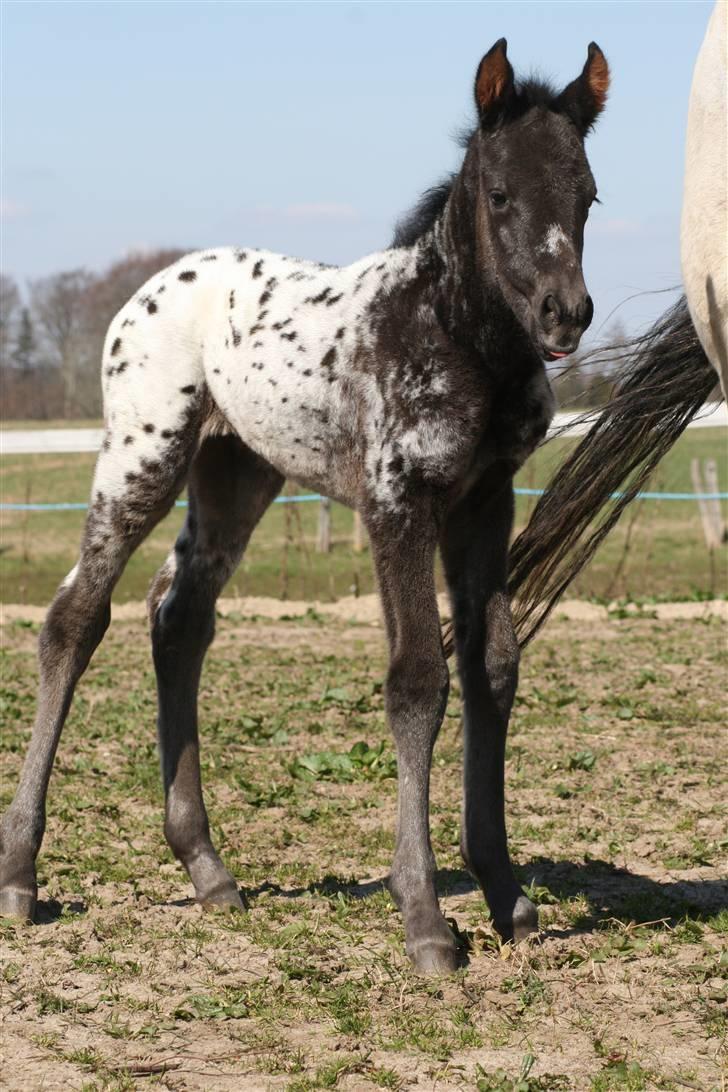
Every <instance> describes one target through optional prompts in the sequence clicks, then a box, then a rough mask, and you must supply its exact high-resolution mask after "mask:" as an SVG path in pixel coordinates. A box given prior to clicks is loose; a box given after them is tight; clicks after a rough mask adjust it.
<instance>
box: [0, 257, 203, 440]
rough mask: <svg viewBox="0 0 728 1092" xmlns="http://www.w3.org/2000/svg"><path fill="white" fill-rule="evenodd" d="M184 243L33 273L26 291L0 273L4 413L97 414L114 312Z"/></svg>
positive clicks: (0, 384)
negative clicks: (109, 261)
mask: <svg viewBox="0 0 728 1092" xmlns="http://www.w3.org/2000/svg"><path fill="white" fill-rule="evenodd" d="M185 253H186V251H184V250H156V251H153V252H151V253H143V254H130V255H129V256H128V257H126V258H123V259H122V260H121V261H118V262H115V263H114V265H112V266H111V267H110V268H109V269H108V270H107V271H106V272H104V273H100V274H95V273H89V272H87V271H86V270H85V269H73V270H69V271H68V272H64V273H55V274H53V276H50V277H43V278H41V279H39V280H35V281H31V282H30V284H29V286H28V292H27V297H26V298H23V296H21V293H20V291H19V289H18V286H17V284H16V283H15V281H14V280H13V278H12V277H9V276H6V275H5V274H0V401H1V404H2V416H3V417H4V418H5V419H13V418H15V419H17V418H28V419H36V420H48V419H50V418H57V417H60V418H78V417H100V416H101V412H102V407H101V383H100V380H99V369H100V364H101V351H102V348H103V343H104V337H105V335H106V330H107V327H108V325H109V323H110V322H111V319H112V318H113V317H114V315H115V314H116V312H117V311H118V310H119V309H120V308H121V307H122V306H123V305H124V304H125V303H126V301H127V300H128V299H129V298H130V297H131V296H133V295H134V293H135V292H136V291H137V290H138V289H139V288H141V286H142V285H143V284H144V282H145V281H146V280H148V278H149V277H151V276H152V275H153V274H154V273H157V272H158V271H159V270H160V269H164V267H165V266H167V265H169V264H170V263H171V262H174V261H176V260H177V258H180V257H181V256H182V255H183V254H185Z"/></svg>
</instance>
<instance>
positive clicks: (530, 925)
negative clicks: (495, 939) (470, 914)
mask: <svg viewBox="0 0 728 1092" xmlns="http://www.w3.org/2000/svg"><path fill="white" fill-rule="evenodd" d="M493 925H494V926H495V928H496V930H497V932H498V933H500V935H501V937H502V938H503V940H512V941H514V942H515V943H516V944H518V942H519V941H520V940H525V939H526V937H527V936H530V934H531V933H537V932H538V910H537V909H536V907H535V906H534V905H533V903H532V902H531V900H530V899H527V898H526V896H525V895H519V897H518V898H517V899H516V904H515V906H514V907H513V912H512V914H511V916H510V918H505V919H498V918H495V919H494V921H493Z"/></svg>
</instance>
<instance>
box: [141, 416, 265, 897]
mask: <svg viewBox="0 0 728 1092" xmlns="http://www.w3.org/2000/svg"><path fill="white" fill-rule="evenodd" d="M282 483H283V479H282V477H281V475H280V474H278V472H277V471H275V470H273V468H272V467H271V466H269V464H268V463H266V462H264V461H263V460H262V459H260V458H259V457H258V456H257V455H255V454H253V452H252V451H250V450H249V449H248V448H246V447H245V445H244V444H243V443H241V441H240V440H239V439H237V437H233V436H225V437H221V438H216V439H209V440H207V441H206V442H205V443H204V445H203V446H202V448H201V449H200V451H199V453H198V454H197V456H196V457H195V460H194V462H193V464H192V467H191V470H190V479H189V497H190V510H189V515H188V517H187V522H186V523H185V526H184V528H183V530H182V533H181V534H180V536H179V538H178V540H177V544H176V547H175V552H174V555H173V557H172V558H170V561H169V562H168V563H166V564H165V565H164V566H163V567H162V568H161V569H160V571H159V573H158V574H157V576H156V577H155V580H154V582H153V584H152V588H151V590H150V593H149V610H150V620H151V623H152V643H153V648H154V666H155V668H156V672H157V691H158V698H159V719H158V729H159V745H160V751H161V762H162V775H163V779H164V789H165V798H166V809H165V827H164V829H165V834H166V837H167V841H168V842H169V844H170V847H171V848H172V851H173V853H174V854H175V856H176V857H177V858H178V859H179V860H180V861H181V862H182V864H183V865H184V867H185V868H186V870H187V872H188V874H189V877H190V879H191V880H192V883H193V885H194V888H195V895H196V897H197V899H198V901H199V902H201V903H203V905H207V906H210V905H218V906H232V907H237V908H241V907H242V903H241V900H240V895H239V894H238V889H237V885H236V883H235V881H234V879H233V878H232V876H231V875H230V873H229V872H228V871H227V869H226V868H225V867H224V865H223V863H222V861H221V860H220V858H219V856H218V854H217V852H216V851H215V849H214V847H213V845H212V842H211V841H210V828H209V824H208V821H207V813H206V811H205V805H204V802H203V799H202V786H201V781H200V758H199V744H198V734H197V691H198V686H199V681H200V672H201V670H202V662H203V660H204V657H205V652H206V650H207V648H208V646H209V644H210V642H211V641H212V638H213V635H214V631H215V600H216V599H217V597H218V595H219V593H220V591H221V589H222V587H223V585H224V584H225V582H226V580H227V579H228V577H229V576H230V575H231V573H232V572H233V570H234V569H235V566H236V565H237V563H238V561H239V560H240V557H241V555H242V553H243V550H244V549H245V547H246V545H247V542H248V539H249V538H250V535H251V533H252V531H253V528H254V527H255V525H256V523H257V522H258V520H259V519H260V517H261V516H262V515H263V513H264V512H265V510H266V508H267V507H268V505H269V504H270V503H271V501H272V500H273V498H274V497H275V495H276V493H277V492H278V491H279V489H280V487H281V485H282Z"/></svg>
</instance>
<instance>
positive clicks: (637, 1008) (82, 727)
mask: <svg viewBox="0 0 728 1092" xmlns="http://www.w3.org/2000/svg"><path fill="white" fill-rule="evenodd" d="M42 613H43V612H42V610H41V609H40V608H33V607H22V608H13V607H6V608H5V609H4V611H3V622H4V625H3V628H2V631H1V635H2V663H3V673H2V681H1V686H0V707H1V708H2V719H3V739H2V742H3V752H2V756H1V761H2V765H1V766H0V771H1V779H0V786H1V791H2V796H1V798H0V801H1V803H2V806H4V805H5V804H6V803H7V802H8V801H9V799H10V797H11V795H12V790H13V787H14V784H15V780H16V776H17V772H18V770H19V766H20V761H21V758H22V752H23V749H24V746H25V740H26V739H27V733H28V727H29V724H30V723H31V720H32V712H33V702H34V688H35V683H36V676H37V671H36V664H35V643H36V638H37V631H38V628H39V623H40V621H41V619H42ZM143 615H144V611H143V606H142V605H141V604H128V605H126V606H123V607H120V608H119V609H117V610H116V611H115V613H114V618H115V623H116V624H115V625H113V626H112V628H111V631H110V633H109V636H108V637H107V640H106V641H105V643H104V645H103V646H102V648H101V650H100V651H99V653H98V655H97V657H96V658H95V660H94V662H93V664H92V666H91V668H90V670H89V672H88V674H87V676H86V678H85V679H84V681H83V683H82V684H81V686H80V688H79V694H78V698H77V701H76V703H75V705H74V709H73V712H72V715H71V718H70V720H69V723H68V726H67V729H66V733H65V735H64V739H63V741H62V744H61V748H60V751H59V756H58V759H57V762H56V771H55V775H54V779H53V782H52V785H51V791H50V798H49V821H48V829H47V832H46V839H45V842H44V846H43V851H42V854H41V858H40V861H39V865H40V869H39V871H40V880H41V903H40V908H39V915H38V923H37V924H36V925H35V926H33V927H28V926H20V925H17V924H13V923H8V922H5V923H2V925H0V960H1V967H2V970H1V973H0V1020H1V1021H2V1023H1V1024H0V1087H2V1088H4V1089H9V1090H10V1089H12V1090H16V1089H17V1090H21V1089H22V1090H27V1089H46V1088H47V1089H65V1088H69V1089H136V1088H146V1087H152V1086H158V1087H163V1088H168V1089H179V1090H186V1089H205V1090H206V1089H211V1090H217V1089H231V1090H232V1089H235V1090H249V1089H250V1090H253V1089H254V1090H259V1089H260V1090H266V1089H288V1090H290V1092H306V1090H309V1089H319V1088H334V1087H337V1088H340V1089H345V1090H355V1089H367V1088H372V1087H380V1088H391V1089H406V1088H418V1089H428V1090H429V1089H438V1090H440V1089H442V1090H448V1089H461V1088H474V1089H477V1090H479V1092H490V1090H492V1092H536V1090H550V1089H574V1090H582V1089H584V1090H589V1092H608V1090H612V1089H653V1088H661V1089H662V1088H665V1089H682V1088H692V1089H700V1090H703V1092H711V1090H717V1089H722V1088H725V1085H724V1083H722V1082H723V1080H724V1069H723V1066H724V1065H725V1046H726V1031H727V1025H726V999H727V996H728V989H727V985H726V982H727V976H728V946H727V945H726V937H727V936H728V882H726V850H728V836H727V835H726V825H725V799H726V791H725V788H726V785H725V780H726V779H725V773H724V767H725V726H724V725H725V684H726V663H727V662H728V657H727V655H726V642H725V622H726V618H727V617H728V605H727V604H726V603H725V602H716V603H710V604H704V603H700V604H690V603H688V604H676V605H670V604H660V605H658V606H655V607H650V608H644V609H642V610H636V609H635V610H632V609H630V608H624V607H623V606H619V607H615V608H614V609H612V610H611V611H610V610H609V609H607V608H603V607H596V606H591V605H589V604H585V603H580V604H565V605H564V607H563V608H561V609H560V611H559V612H557V616H556V618H555V619H554V620H552V621H551V622H550V623H549V625H548V626H547V628H546V630H545V631H544V633H543V634H542V636H541V637H540V638H539V639H538V640H537V641H536V642H535V643H534V645H533V646H532V647H531V648H530V649H529V650H528V652H527V653H526V654H525V655H524V659H523V664H522V678H521V686H520V691H519V695H518V698H517V702H516V706H515V710H514V716H513V721H512V726H511V732H510V736H509V749H508V760H507V778H508V815H509V827H510V838H511V847H512V853H513V856H514V858H515V860H516V862H517V865H518V873H519V878H520V879H521V881H522V882H523V884H524V885H525V886H526V887H527V888H528V889H529V892H530V894H531V897H532V898H534V899H535V901H536V902H537V903H538V904H539V905H540V911H541V923H542V932H541V934H540V935H539V936H538V937H536V938H534V939H533V940H532V941H530V942H528V943H526V944H523V945H520V946H518V947H516V948H514V947H513V946H511V945H501V944H500V943H499V942H498V940H497V939H496V937H495V936H494V934H493V932H492V930H491V928H490V924H489V921H488V915H487V912H486V910H485V907H484V903H483V901H482V898H481V896H480V894H479V892H478V891H477V890H476V888H475V887H474V885H473V883H472V881H471V879H470V877H469V875H468V874H467V872H465V871H464V869H463V867H462V863H461V862H460V859H459V856H458V850H457V841H458V810H459V800H460V789H459V781H460V775H461V770H460V763H461V748H460V726H459V716H460V703H459V693H458V688H457V683H456V681H454V683H453V688H452V694H451V699H450V703H449V707H448V713H447V717H446V719H445V722H444V725H443V730H442V733H441V736H440V739H439V741H438V746H437V750H436V755H435V765H434V770H433V785H432V832H433V846H434V849H435V852H436V854H437V858H438V865H439V873H438V883H439V889H440V893H441V897H442V905H443V908H444V911H445V913H446V915H447V917H448V918H449V919H450V920H451V922H452V924H453V927H454V928H455V929H456V930H457V933H458V936H459V939H460V941H461V947H462V962H463V968H462V970H461V971H459V972H458V974H457V975H455V976H453V977H452V978H448V979H431V978H423V977H419V976H417V975H416V974H415V973H414V972H413V971H412V970H411V968H410V966H409V964H408V963H407V960H406V958H405V956H404V954H403V943H402V942H403V937H402V929H401V924H400V921H399V918H398V915H397V913H396V910H395V909H394V907H393V905H392V902H391V900H390V898H389V895H388V893H387V891H386V887H385V885H384V881H385V879H386V875H387V868H388V863H389V860H390V857H391V852H392V846H393V825H394V816H395V804H396V798H395V788H396V782H395V776H394V775H395V772H396V765H395V760H394V755H393V752H392V747H391V742H390V739H389V736H388V733H387V728H386V724H385V720H384V712H383V702H382V694H381V681H382V677H383V673H384V663H385V659H384V648H383V641H382V632H381V627H380V626H379V624H378V610H377V607H376V604H375V601H374V600H373V598H372V597H365V598H363V599H360V600H350V601H343V602H340V603H338V604H333V605H332V604H327V605H325V606H324V605H321V604H317V605H315V606H313V607H312V606H311V605H310V604H294V603H280V602H275V601H266V600H251V599H247V600H239V601H229V600H228V601H226V602H224V603H222V604H221V611H220V615H221V616H220V619H219V623H218V636H217V640H216V643H215V645H214V646H213V649H212V650H211V653H210V656H209V658H208V662H207V666H206V669H205V674H204V677H203V684H202V690H201V724H202V736H203V778H204V784H205V790H206V798H207V802H208V808H209V812H210V817H211V826H212V830H213V836H214V839H215V840H216V843H217V845H218V848H220V849H221V852H222V854H223V857H224V859H225V861H226V863H227V864H228V866H229V867H230V868H231V869H232V871H233V872H234V874H235V875H236V876H237V877H238V878H239V880H240V882H241V885H242V887H243V888H244V889H245V891H246V893H247V897H248V900H249V904H250V909H249V911H248V912H247V913H246V914H244V915H232V914H224V913H221V914H206V913H203V912H202V911H201V909H200V908H199V907H197V906H196V905H195V904H194V903H193V902H192V900H191V899H190V886H189V883H188V881H187V879H186V876H185V875H184V874H183V872H182V870H181V869H180V867H179V866H178V865H177V863H176V862H175V861H174V860H173V858H172V856H171V854H170V852H169V850H168V849H167V847H166V845H165V843H164V839H163V836H162V831H161V789H160V786H159V775H158V767H157V758H156V753H155V743H154V715H155V714H154V710H155V702H154V684H153V672H152V669H151V663H150V656H149V652H148V642H147V639H146V636H145V624H144V621H143Z"/></svg>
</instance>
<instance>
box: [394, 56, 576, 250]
mask: <svg viewBox="0 0 728 1092" xmlns="http://www.w3.org/2000/svg"><path fill="white" fill-rule="evenodd" d="M534 106H545V107H546V109H548V110H553V111H554V113H564V112H566V109H565V107H562V104H561V103H559V101H558V95H557V92H556V89H555V87H554V85H553V84H552V83H551V82H550V81H549V80H547V79H543V78H542V77H540V76H530V77H529V78H528V79H526V80H522V81H520V82H519V83H517V84H516V86H515V89H514V94H513V96H512V98H511V100H510V102H509V104H508V108H507V110H506V111H505V112H502V113H501V114H499V115H498V116H497V117H495V118H493V119H492V123H491V126H490V127H492V128H495V127H497V126H499V125H503V124H504V123H505V122H509V121H515V120H516V119H517V118H519V117H522V116H523V115H524V114H525V113H526V112H527V111H528V110H531V109H532V108H533V107H534ZM477 131H478V125H477V124H476V125H471V126H468V128H466V129H464V130H463V131H462V132H461V133H460V134H458V136H457V137H456V140H457V142H458V144H459V145H460V146H461V147H462V148H467V147H468V145H469V144H470V142H471V140H472V139H473V137H474V136H475V134H476V132H477ZM457 176H458V172H457V171H454V172H453V173H452V174H450V175H448V177H447V178H443V180H442V181H441V182H438V183H437V184H436V185H434V186H431V187H430V188H429V189H427V190H425V192H424V193H423V194H422V196H421V197H420V198H419V200H418V201H417V204H416V205H414V207H413V208H411V209H410V210H409V212H406V213H405V214H404V215H403V216H402V217H401V218H400V219H399V220H398V221H397V223H396V224H395V227H394V237H393V239H392V244H391V245H392V246H393V247H407V246H414V245H415V243H416V242H417V241H418V240H419V239H421V238H422V236H423V235H426V234H427V232H428V231H430V229H431V228H433V227H434V226H435V224H436V223H437V220H438V219H439V217H440V216H441V214H442V212H443V210H444V208H445V205H446V204H447V201H448V198H449V196H450V194H451V192H452V188H453V186H454V184H455V179H456V178H457Z"/></svg>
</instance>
